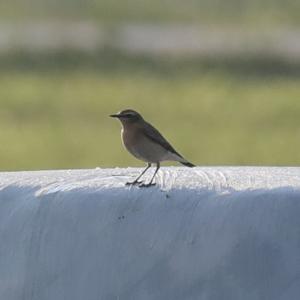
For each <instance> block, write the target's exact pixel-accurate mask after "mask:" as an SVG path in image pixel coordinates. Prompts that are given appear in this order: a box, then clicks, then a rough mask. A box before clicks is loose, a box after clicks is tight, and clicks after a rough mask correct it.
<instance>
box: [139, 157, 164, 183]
mask: <svg viewBox="0 0 300 300" xmlns="http://www.w3.org/2000/svg"><path fill="white" fill-rule="evenodd" d="M159 168H160V163H159V162H158V163H156V170H155V172H154V174H153V176H152V178H151V180H150V182H149V183H147V184H145V183H144V184H140V185H139V186H140V187H150V186H153V185H155V184H156V183H153V180H154V177H155V175H156V174H157V172H158V170H159Z"/></svg>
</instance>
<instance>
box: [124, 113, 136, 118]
mask: <svg viewBox="0 0 300 300" xmlns="http://www.w3.org/2000/svg"><path fill="white" fill-rule="evenodd" d="M125 116H126V117H127V118H133V117H135V114H132V113H129V114H126V115H125Z"/></svg>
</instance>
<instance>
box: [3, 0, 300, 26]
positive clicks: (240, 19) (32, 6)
mask: <svg viewBox="0 0 300 300" xmlns="http://www.w3.org/2000/svg"><path fill="white" fill-rule="evenodd" d="M0 16H1V18H2V19H14V20H23V19H29V20H32V19H37V20H40V19H53V18H54V19H63V20H66V19H92V20H96V21H100V22H108V23H115V22H151V23H152V22H179V23H180V22H188V23H191V22H192V23H200V24H203V23H205V24H224V23H229V24H237V25H238V26H241V25H242V24H251V25H255V26H258V25H261V26H265V25H270V26H273V25H283V24H284V25H297V24H299V20H300V2H299V1H296V0H272V1H270V0H261V1H259V0H226V1H224V0H215V1H211V0H201V1H198V0H185V1H181V0H164V1H161V0H151V1H150V0H122V1H117V0H93V1H92V0H60V1H58V0H56V1H55V0H54V1H53V0H27V1H21V0H13V1H3V3H0Z"/></svg>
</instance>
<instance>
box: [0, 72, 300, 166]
mask: <svg viewBox="0 0 300 300" xmlns="http://www.w3.org/2000/svg"><path fill="white" fill-rule="evenodd" d="M299 86H300V78H299V77H298V76H265V75H264V76H261V75H259V74H257V75H251V76H247V75H246V74H244V75H243V76H242V75H241V74H238V73H234V72H231V71H228V70H227V71H226V70H225V69H223V70H214V71H212V70H211V69H209V68H208V69H198V71H197V70H194V71H193V72H188V71H183V72H181V71H180V69H179V70H173V71H169V72H162V71H161V70H159V71H158V70H152V69H149V68H148V69H147V68H144V69H142V68H140V69H139V68H132V69H130V68H127V67H126V68H124V69H121V70H111V71H107V70H106V69H101V68H99V69H93V68H78V69H73V70H71V69H70V70H64V71H63V70H60V71H59V70H56V71H55V70H48V71H46V70H42V69H41V70H35V71H25V70H21V71H20V70H17V69H6V70H5V71H2V72H0V107H1V109H0V139H1V146H0V169H1V170H33V169H55V168H93V167H97V166H101V167H113V166H140V165H141V163H140V162H138V161H136V160H135V159H134V158H132V157H131V156H130V155H129V154H127V152H125V150H124V149H123V148H122V146H121V141H120V125H119V124H118V122H117V121H116V120H114V119H111V118H109V117H108V115H109V114H110V113H113V112H116V111H118V110H121V109H123V108H128V107H130V108H135V109H137V110H139V111H140V112H141V113H143V115H144V116H145V118H146V119H147V120H149V121H151V122H152V123H153V124H154V125H155V126H156V127H158V128H159V129H160V130H161V131H162V133H163V134H164V135H165V136H166V137H167V138H168V139H169V140H170V142H171V143H172V144H173V145H174V146H175V148H177V150H178V151H179V152H182V153H183V154H184V155H185V156H186V157H187V158H188V159H190V160H191V161H192V162H194V163H196V164H199V165H298V164H299V163H300V151H299V149H300V138H299V137H300V122H299V113H300V101H299V99H300V89H299Z"/></svg>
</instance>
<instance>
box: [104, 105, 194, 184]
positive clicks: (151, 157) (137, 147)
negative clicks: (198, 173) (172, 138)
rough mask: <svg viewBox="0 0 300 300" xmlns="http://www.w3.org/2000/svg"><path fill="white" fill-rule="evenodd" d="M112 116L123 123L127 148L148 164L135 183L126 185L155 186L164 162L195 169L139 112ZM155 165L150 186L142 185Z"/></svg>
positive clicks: (131, 111)
mask: <svg viewBox="0 0 300 300" xmlns="http://www.w3.org/2000/svg"><path fill="white" fill-rule="evenodd" d="M110 116H111V117H112V118H118V119H119V120H120V121H121V123H122V131H121V136H122V141H123V145H124V146H125V148H126V149H127V150H128V151H129V152H130V153H131V154H132V155H133V156H135V157H136V158H138V159H140V160H142V161H145V162H147V163H148V165H147V167H146V169H145V170H144V171H143V172H142V173H141V174H140V175H139V176H138V177H137V178H136V179H135V180H134V181H133V182H127V183H126V185H135V184H139V186H141V187H149V186H152V185H155V183H153V180H154V177H155V175H156V173H157V171H158V170H159V168H160V163H161V162H163V161H178V162H180V163H181V164H183V165H185V166H188V167H194V165H193V164H191V163H190V162H188V161H187V160H186V159H185V158H183V157H182V156H181V155H180V154H179V153H178V152H177V151H176V150H175V149H174V148H173V147H172V146H171V145H170V143H168V141H167V140H166V139H165V138H164V137H163V136H162V135H161V134H160V133H159V131H158V130H157V129H155V128H154V127H153V126H152V125H151V124H149V123H147V122H146V121H145V120H144V119H143V117H142V116H141V115H140V114H139V113H138V112H136V111H134V110H132V109H126V110H123V111H121V112H119V113H117V114H114V115H110ZM154 163H155V164H156V170H155V172H154V175H153V177H152V178H151V180H150V182H149V183H148V184H142V183H143V182H142V181H139V179H140V178H141V177H142V176H143V175H144V174H145V173H146V171H147V170H148V169H149V168H150V167H151V164H154Z"/></svg>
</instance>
